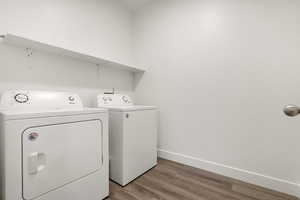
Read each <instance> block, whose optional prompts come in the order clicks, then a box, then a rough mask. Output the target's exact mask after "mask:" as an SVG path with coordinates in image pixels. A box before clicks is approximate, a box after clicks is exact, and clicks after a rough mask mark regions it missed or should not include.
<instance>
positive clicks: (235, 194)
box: [107, 159, 299, 200]
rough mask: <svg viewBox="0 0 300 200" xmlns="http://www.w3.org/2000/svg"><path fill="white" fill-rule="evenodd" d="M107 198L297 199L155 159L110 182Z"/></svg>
mask: <svg viewBox="0 0 300 200" xmlns="http://www.w3.org/2000/svg"><path fill="white" fill-rule="evenodd" d="M107 200H299V199H298V198H296V197H292V196H289V195H286V194H282V193H279V192H275V191H272V190H268V189H265V188H261V187H258V186H254V185H251V184H247V183H244V182H241V181H238V180H234V179H231V178H227V177H224V176H220V175H217V174H214V173H210V172H207V171H204V170H200V169H196V168H193V167H189V166H185V165H182V164H179V163H175V162H172V161H167V160H163V159H159V162H158V165H157V166H156V167H155V168H154V169H152V170H150V171H149V172H147V173H146V174H144V175H143V176H141V177H139V178H138V179H136V180H135V181H133V182H132V183H130V184H129V185H127V186H126V187H120V186H119V185H117V184H115V183H113V182H111V183H110V197H109V198H107Z"/></svg>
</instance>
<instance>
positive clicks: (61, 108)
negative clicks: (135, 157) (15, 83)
mask: <svg viewBox="0 0 300 200" xmlns="http://www.w3.org/2000/svg"><path fill="white" fill-rule="evenodd" d="M0 120H1V125H0V153H1V154H0V159H1V160H0V161H1V162H0V165H1V168H0V169H1V171H0V172H1V173H0V175H1V176H0V180H1V186H0V190H1V191H0V194H1V195H0V199H2V200H54V199H55V200H82V199H88V200H100V199H103V198H105V197H107V196H108V193H109V177H108V174H109V173H108V113H107V111H106V110H104V109H97V108H95V109H88V108H83V106H82V103H81V99H80V98H79V96H78V95H77V94H72V93H61V92H45V91H24V90H13V91H7V92H5V93H4V94H3V95H2V98H1V102H0Z"/></svg>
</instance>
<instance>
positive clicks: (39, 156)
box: [28, 152, 46, 175]
mask: <svg viewBox="0 0 300 200" xmlns="http://www.w3.org/2000/svg"><path fill="white" fill-rule="evenodd" d="M45 167H46V155H45V154H44V153H38V152H34V153H32V154H30V155H29V157H28V173H29V174H31V175H35V174H37V173H38V172H40V171H42V170H44V169H45Z"/></svg>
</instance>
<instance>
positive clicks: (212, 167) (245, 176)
mask: <svg viewBox="0 0 300 200" xmlns="http://www.w3.org/2000/svg"><path fill="white" fill-rule="evenodd" d="M158 156H159V157H161V158H164V159H167V160H172V161H175V162H179V163H182V164H185V165H189V166H192V167H196V168H199V169H203V170H207V171H210V172H214V173H217V174H220V175H224V176H227V177H231V178H234V179H238V180H241V181H244V182H247V183H252V184H255V185H259V186H262V187H266V188H270V189H273V190H276V191H279V192H283V193H287V194H290V195H294V196H297V197H300V185H299V184H297V183H293V182H290V181H286V180H283V179H279V178H275V177H271V176H266V175H263V174H259V173H255V172H251V171H248V170H243V169H238V168H235V167H231V166H227V165H223V164H220V163H216V162H211V161H208V160H203V159H200V158H195V157H192V156H187V155H183V154H179V153H174V152H170V151H167V150H163V149H158Z"/></svg>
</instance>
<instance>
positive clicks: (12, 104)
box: [0, 90, 83, 110]
mask: <svg viewBox="0 0 300 200" xmlns="http://www.w3.org/2000/svg"><path fill="white" fill-rule="evenodd" d="M82 108H83V105H82V102H81V99H80V97H79V96H78V95H77V94H74V93H65V92H49V91H35V90H10V91H6V92H4V93H3V94H2V96H1V101H0V109H2V110H26V109H35V110H36V109H43V110H57V109H82Z"/></svg>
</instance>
